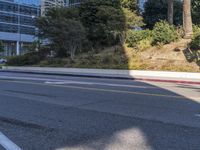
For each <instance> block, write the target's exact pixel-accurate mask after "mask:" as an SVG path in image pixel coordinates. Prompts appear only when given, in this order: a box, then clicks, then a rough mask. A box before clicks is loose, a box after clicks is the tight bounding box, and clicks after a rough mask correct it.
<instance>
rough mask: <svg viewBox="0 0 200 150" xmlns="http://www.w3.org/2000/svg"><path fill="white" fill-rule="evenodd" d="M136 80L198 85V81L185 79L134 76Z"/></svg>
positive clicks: (199, 83)
mask: <svg viewBox="0 0 200 150" xmlns="http://www.w3.org/2000/svg"><path fill="white" fill-rule="evenodd" d="M134 79H135V80H138V81H151V82H164V83H182V84H196V85H200V82H198V81H186V80H165V79H149V78H134Z"/></svg>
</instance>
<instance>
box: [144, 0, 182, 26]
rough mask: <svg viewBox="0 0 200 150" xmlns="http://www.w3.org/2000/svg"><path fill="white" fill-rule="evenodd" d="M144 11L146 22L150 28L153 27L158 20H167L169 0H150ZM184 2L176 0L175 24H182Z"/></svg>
mask: <svg viewBox="0 0 200 150" xmlns="http://www.w3.org/2000/svg"><path fill="white" fill-rule="evenodd" d="M144 7H145V10H144V13H143V17H144V22H145V24H146V26H147V27H148V28H153V26H154V25H155V23H156V22H159V21H160V20H167V0H148V1H147V2H146V3H145V6H144ZM182 16H183V15H182V2H181V1H180V0H174V24H175V25H181V24H182Z"/></svg>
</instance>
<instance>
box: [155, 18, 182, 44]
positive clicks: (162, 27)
mask: <svg viewBox="0 0 200 150" xmlns="http://www.w3.org/2000/svg"><path fill="white" fill-rule="evenodd" d="M179 37H180V35H179V34H178V32H177V31H176V29H175V27H174V26H172V25H169V24H168V23H167V22H166V21H160V22H157V23H156V24H155V26H154V28H153V44H154V45H162V44H169V43H171V42H174V41H176V40H178V38H179Z"/></svg>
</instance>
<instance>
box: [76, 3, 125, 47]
mask: <svg viewBox="0 0 200 150" xmlns="http://www.w3.org/2000/svg"><path fill="white" fill-rule="evenodd" d="M80 17H81V22H82V23H83V25H84V27H85V28H86V30H87V38H88V40H89V41H91V43H92V45H93V46H110V45H115V44H117V43H118V42H120V41H119V40H117V39H118V37H119V36H120V35H121V34H122V33H123V32H124V31H125V28H126V24H125V16H124V13H123V10H122V8H121V5H120V1H119V0H115V1H113V0H86V1H85V2H84V3H83V4H82V5H81V6H80Z"/></svg>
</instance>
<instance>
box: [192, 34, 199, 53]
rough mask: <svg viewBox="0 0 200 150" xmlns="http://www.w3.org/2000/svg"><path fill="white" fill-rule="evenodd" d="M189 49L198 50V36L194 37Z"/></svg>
mask: <svg viewBox="0 0 200 150" xmlns="http://www.w3.org/2000/svg"><path fill="white" fill-rule="evenodd" d="M190 48H191V49H192V50H200V34H199V35H197V36H195V37H194V38H193V39H192V42H191V43H190Z"/></svg>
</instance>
